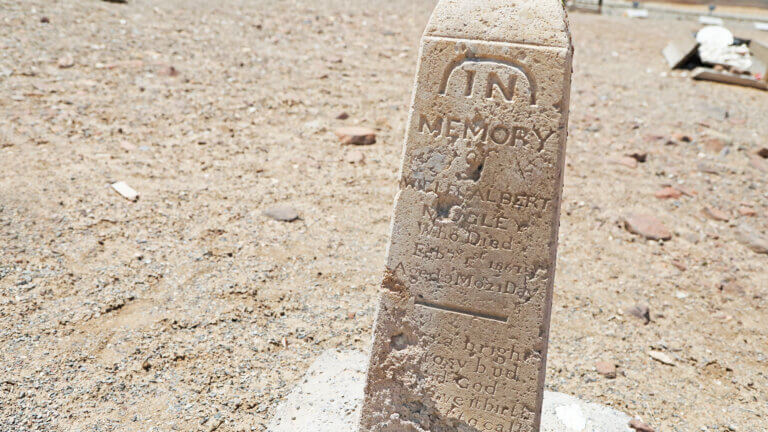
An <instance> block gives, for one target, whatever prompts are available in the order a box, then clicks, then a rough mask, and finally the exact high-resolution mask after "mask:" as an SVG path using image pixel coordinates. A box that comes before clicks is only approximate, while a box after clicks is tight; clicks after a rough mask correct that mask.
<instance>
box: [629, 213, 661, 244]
mask: <svg viewBox="0 0 768 432" xmlns="http://www.w3.org/2000/svg"><path fill="white" fill-rule="evenodd" d="M624 227H625V228H626V229H627V231H629V232H631V233H632V234H637V235H640V236H643V237H645V238H647V239H648V240H669V239H671V238H672V232H671V231H670V230H669V229H668V228H667V227H666V226H664V224H663V223H661V221H660V220H658V219H657V218H656V217H655V216H652V215H649V214H645V213H632V214H630V215H628V216H627V217H625V218H624Z"/></svg>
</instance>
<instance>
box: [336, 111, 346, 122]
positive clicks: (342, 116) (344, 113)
mask: <svg viewBox="0 0 768 432" xmlns="http://www.w3.org/2000/svg"><path fill="white" fill-rule="evenodd" d="M348 118H349V114H347V113H346V112H344V111H342V112H341V113H339V115H337V116H336V120H346V119H348Z"/></svg>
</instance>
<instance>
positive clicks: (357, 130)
mask: <svg viewBox="0 0 768 432" xmlns="http://www.w3.org/2000/svg"><path fill="white" fill-rule="evenodd" d="M334 132H335V133H336V136H338V137H339V141H341V143H342V144H344V145H348V144H354V145H370V144H374V143H375V142H376V131H375V130H373V129H370V128H366V127H360V126H346V127H341V128H338V129H336V130H335V131H334Z"/></svg>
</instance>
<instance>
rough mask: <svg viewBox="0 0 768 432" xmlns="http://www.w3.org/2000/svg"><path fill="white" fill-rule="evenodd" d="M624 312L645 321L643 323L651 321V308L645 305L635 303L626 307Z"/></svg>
mask: <svg viewBox="0 0 768 432" xmlns="http://www.w3.org/2000/svg"><path fill="white" fill-rule="evenodd" d="M626 313H627V314H629V315H631V316H633V317H635V318H639V319H641V320H643V321H645V324H648V323H649V322H651V309H650V308H649V307H648V306H647V305H644V304H636V305H634V306H631V307H628V308H627V309H626Z"/></svg>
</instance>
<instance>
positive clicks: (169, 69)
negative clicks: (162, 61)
mask: <svg viewBox="0 0 768 432" xmlns="http://www.w3.org/2000/svg"><path fill="white" fill-rule="evenodd" d="M157 75H159V76H167V77H175V76H179V71H178V69H176V68H175V67H173V66H165V67H163V68H162V69H160V70H159V71H158V72H157Z"/></svg>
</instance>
